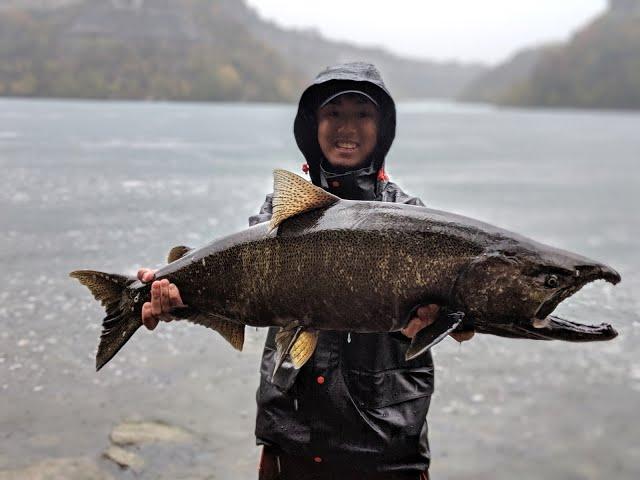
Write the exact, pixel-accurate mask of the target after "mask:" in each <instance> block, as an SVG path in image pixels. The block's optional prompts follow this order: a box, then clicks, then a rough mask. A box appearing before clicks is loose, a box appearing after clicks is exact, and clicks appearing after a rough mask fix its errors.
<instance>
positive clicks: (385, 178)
mask: <svg viewBox="0 0 640 480" xmlns="http://www.w3.org/2000/svg"><path fill="white" fill-rule="evenodd" d="M378 180H380V181H381V182H388V181H389V175H387V173H386V172H385V171H384V167H382V168H381V169H380V170H378Z"/></svg>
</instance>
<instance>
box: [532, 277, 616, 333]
mask: <svg viewBox="0 0 640 480" xmlns="http://www.w3.org/2000/svg"><path fill="white" fill-rule="evenodd" d="M575 272H576V274H575V283H574V284H573V285H570V286H568V287H565V288H563V289H561V290H559V291H558V292H557V293H556V294H555V295H553V296H552V297H551V298H549V299H548V300H546V301H545V302H544V303H542V305H540V307H539V308H538V310H537V311H536V313H535V315H534V318H533V319H532V320H531V324H530V327H531V328H529V326H525V327H521V328H524V330H526V331H527V333H529V334H531V335H533V336H535V337H538V338H540V339H542V340H564V341H568V342H591V341H598V340H611V339H613V338H615V337H617V336H618V332H617V331H616V330H615V329H614V328H613V327H612V326H611V325H610V324H608V323H601V324H600V325H585V324H581V323H576V322H572V321H570V320H566V319H564V318H561V317H558V316H555V315H551V314H552V313H553V311H554V310H555V309H556V308H557V306H558V305H560V303H562V302H563V301H564V300H566V299H567V298H569V297H571V296H572V295H574V294H575V293H576V292H578V291H579V290H580V289H581V288H582V287H584V286H585V285H587V284H589V283H591V282H595V281H596V280H604V281H606V282H608V283H611V284H612V285H616V284H617V283H619V282H620V280H621V277H620V274H619V273H618V272H616V271H615V270H613V269H612V268H610V267H607V266H605V265H597V266H582V267H577V269H576V270H575ZM523 333H524V332H523Z"/></svg>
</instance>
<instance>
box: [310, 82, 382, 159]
mask: <svg viewBox="0 0 640 480" xmlns="http://www.w3.org/2000/svg"><path fill="white" fill-rule="evenodd" d="M316 117H317V121H318V143H319V144H320V149H321V150H322V153H323V154H324V157H325V158H326V159H327V161H328V162H329V163H330V164H331V166H333V167H338V168H343V169H346V170H354V169H357V168H362V167H364V166H365V165H366V162H367V158H368V157H369V155H371V153H372V152H373V149H374V148H375V146H376V142H377V140H378V124H379V123H380V113H379V112H378V109H377V108H376V106H375V105H374V104H373V103H372V102H371V101H369V100H368V99H367V98H366V97H364V96H362V95H358V94H357V93H355V94H354V93H345V94H344V95H340V96H338V97H336V98H334V99H333V100H331V101H330V102H329V103H328V104H327V105H325V106H324V107H322V108H320V109H318V112H317V113H316Z"/></svg>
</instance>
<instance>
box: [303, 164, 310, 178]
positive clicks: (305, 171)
mask: <svg viewBox="0 0 640 480" xmlns="http://www.w3.org/2000/svg"><path fill="white" fill-rule="evenodd" d="M302 171H303V172H304V174H305V175H309V164H308V163H303V164H302Z"/></svg>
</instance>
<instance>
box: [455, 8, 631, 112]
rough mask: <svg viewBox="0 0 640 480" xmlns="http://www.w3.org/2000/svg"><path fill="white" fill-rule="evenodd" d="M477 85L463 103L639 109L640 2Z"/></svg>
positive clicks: (609, 14)
mask: <svg viewBox="0 0 640 480" xmlns="http://www.w3.org/2000/svg"><path fill="white" fill-rule="evenodd" d="M521 55H524V56H528V59H529V60H533V61H528V62H524V63H522V62H521V63H520V67H522V68H520V69H519V71H518V75H511V76H508V75H505V73H506V72H512V71H514V69H515V67H516V66H517V65H518V62H519V61H521V60H522V59H523V57H522V56H519V55H517V56H515V57H514V58H512V59H511V60H509V61H508V62H506V63H505V64H503V65H500V66H498V67H497V68H495V69H493V70H491V71H490V72H488V73H486V74H485V75H484V76H482V77H481V78H479V79H477V80H476V81H475V82H474V83H473V84H472V85H471V86H470V87H469V88H468V89H467V91H466V92H465V93H464V95H463V96H462V99H465V100H476V101H490V102H495V103H499V104H505V105H522V106H545V107H579V108H612V109H638V108H640V1H636V0H611V1H610V5H609V9H608V10H607V11H606V12H605V13H604V14H602V15H601V16H599V17H597V18H596V19H595V20H594V21H592V22H591V23H589V24H588V25H586V26H585V27H583V28H581V29H580V30H579V31H578V32H576V33H575V34H574V35H573V36H572V38H571V39H570V40H569V41H568V42H567V43H566V44H562V45H556V46H553V47H546V48H544V49H537V50H530V51H529V52H525V53H523V54H521Z"/></svg>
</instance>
